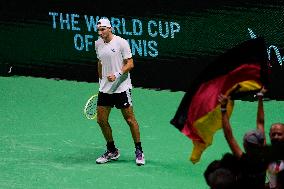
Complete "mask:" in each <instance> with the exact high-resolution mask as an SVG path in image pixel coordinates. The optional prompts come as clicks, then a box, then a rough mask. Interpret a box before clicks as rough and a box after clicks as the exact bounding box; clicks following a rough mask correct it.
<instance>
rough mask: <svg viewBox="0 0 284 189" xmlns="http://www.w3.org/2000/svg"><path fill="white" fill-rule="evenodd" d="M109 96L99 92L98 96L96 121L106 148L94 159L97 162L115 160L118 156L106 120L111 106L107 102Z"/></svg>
mask: <svg viewBox="0 0 284 189" xmlns="http://www.w3.org/2000/svg"><path fill="white" fill-rule="evenodd" d="M109 97H110V96H109V95H104V94H99V96H98V106H97V122H98V124H99V126H100V128H101V131H102V133H103V136H104V138H105V141H106V143H107V144H106V146H107V150H106V152H105V153H104V154H103V155H102V156H101V157H99V158H98V159H97V160H96V162H97V163H106V162H108V161H110V160H116V159H118V157H119V156H120V154H119V151H118V149H117V148H116V147H115V144H114V140H113V136H112V129H111V127H110V124H109V121H108V120H109V115H110V112H111V108H112V105H111V104H108V103H109V102H110V101H111V100H110V98H109Z"/></svg>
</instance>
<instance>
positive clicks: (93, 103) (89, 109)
mask: <svg viewBox="0 0 284 189" xmlns="http://www.w3.org/2000/svg"><path fill="white" fill-rule="evenodd" d="M97 98H98V94H95V95H93V96H91V97H90V98H89V99H88V100H87V102H86V104H85V107H84V114H85V116H86V118H87V119H96V118H97Z"/></svg>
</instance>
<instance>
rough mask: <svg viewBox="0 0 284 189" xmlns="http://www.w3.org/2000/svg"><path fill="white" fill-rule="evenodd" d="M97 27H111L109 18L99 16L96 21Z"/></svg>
mask: <svg viewBox="0 0 284 189" xmlns="http://www.w3.org/2000/svg"><path fill="white" fill-rule="evenodd" d="M97 27H108V28H111V24H110V21H109V19H107V18H101V19H100V20H99V21H98V23H97Z"/></svg>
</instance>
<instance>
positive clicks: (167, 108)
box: [0, 77, 284, 189]
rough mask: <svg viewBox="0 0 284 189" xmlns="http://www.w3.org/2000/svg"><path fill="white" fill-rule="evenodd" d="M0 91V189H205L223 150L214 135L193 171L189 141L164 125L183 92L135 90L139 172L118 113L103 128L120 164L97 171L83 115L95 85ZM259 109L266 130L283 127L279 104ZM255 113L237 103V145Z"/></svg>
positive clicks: (7, 81) (100, 144)
mask: <svg viewBox="0 0 284 189" xmlns="http://www.w3.org/2000/svg"><path fill="white" fill-rule="evenodd" d="M0 87H1V88H0V93H1V94H0V167H1V170H0V188H3V189H10V188H23V189H33V188H34V189H39V188H40V189H42V188H51V189H55V188H60V189H75V188H76V189H77V188H78V189H79V188H82V189H88V188H90V189H91V188H92V189H97V188H98V189H103V188H109V189H115V188H118V189H128V188H136V189H139V188H141V189H142V188H143V189H144V188H147V189H151V188H152V189H158V188H162V189H172V188H179V189H181V188H184V189H186V188H187V189H205V188H208V187H207V185H206V183H205V181H204V178H203V171H204V169H205V168H206V166H207V165H208V164H209V163H210V162H211V161H213V160H214V159H218V158H220V157H221V156H222V154H223V153H225V152H227V151H229V148H228V146H227V144H226V142H225V139H224V137H223V133H222V131H221V130H220V131H218V132H217V133H216V135H215V137H214V141H213V144H212V145H211V146H210V147H209V148H208V149H207V150H206V151H205V152H204V154H203V156H202V159H201V161H200V162H199V163H197V164H195V165H193V164H192V163H191V162H190V161H189V159H188V157H189V155H190V153H191V150H192V143H191V141H190V140H188V138H186V137H185V136H183V135H182V134H181V133H180V132H179V131H178V130H177V129H175V128H174V127H173V126H172V125H170V123H169V122H170V120H171V118H172V117H173V115H174V113H175V111H176V109H177V107H178V105H179V103H180V100H181V98H182V97H183V95H184V93H183V92H169V91H156V90H148V89H141V88H134V89H133V101H134V111H135V113H136V117H137V120H138V122H139V124H140V128H141V139H142V144H143V148H144V152H145V157H146V165H145V166H141V167H138V166H136V165H135V161H134V145H133V142H132V138H131V134H130V131H129V128H128V126H127V124H126V123H125V122H124V120H123V118H122V117H121V115H120V112H119V111H118V110H117V109H113V111H112V113H111V117H110V123H111V125H112V127H113V134H114V137H115V141H116V144H117V146H118V147H119V149H120V151H121V157H120V159H119V161H116V162H110V163H107V164H105V165H97V164H96V163H95V160H96V158H97V157H98V156H99V155H101V153H103V152H104V150H105V142H104V139H103V136H102V134H101V132H100V129H99V127H98V125H97V123H96V121H90V120H87V119H86V118H85V117H84V115H83V106H84V104H85V102H86V100H87V99H88V98H89V96H91V95H92V94H93V93H94V92H96V90H97V89H98V84H97V83H86V82H76V81H65V80H60V81H56V80H52V79H43V78H32V77H0ZM264 106H265V119H266V120H265V121H266V130H267V131H268V128H269V125H270V124H271V123H272V122H284V116H283V112H284V102H283V101H265V103H264ZM256 107H257V103H256V102H242V101H236V103H235V109H234V112H233V115H232V120H231V123H232V126H233V129H234V133H235V135H236V137H237V139H238V141H241V140H242V135H243V134H244V132H245V131H247V130H249V129H252V128H255V122H256V121H255V117H256V116H255V115H256ZM267 136H268V134H267Z"/></svg>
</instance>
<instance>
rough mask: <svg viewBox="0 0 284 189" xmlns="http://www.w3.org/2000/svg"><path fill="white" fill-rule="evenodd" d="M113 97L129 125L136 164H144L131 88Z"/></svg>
mask: <svg viewBox="0 0 284 189" xmlns="http://www.w3.org/2000/svg"><path fill="white" fill-rule="evenodd" d="M115 99H116V100H115V101H116V102H115V106H116V107H117V108H119V109H121V112H122V115H123V117H124V119H125V121H126V122H127V124H128V125H129V128H130V131H131V135H132V138H133V141H134V144H135V149H136V150H135V153H136V163H137V165H144V164H145V159H144V154H143V150H142V146H141V141H140V130H139V125H138V122H137V120H136V118H135V115H134V111H133V106H132V99H131V90H127V91H125V92H123V93H120V94H117V95H116V98H115Z"/></svg>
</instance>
